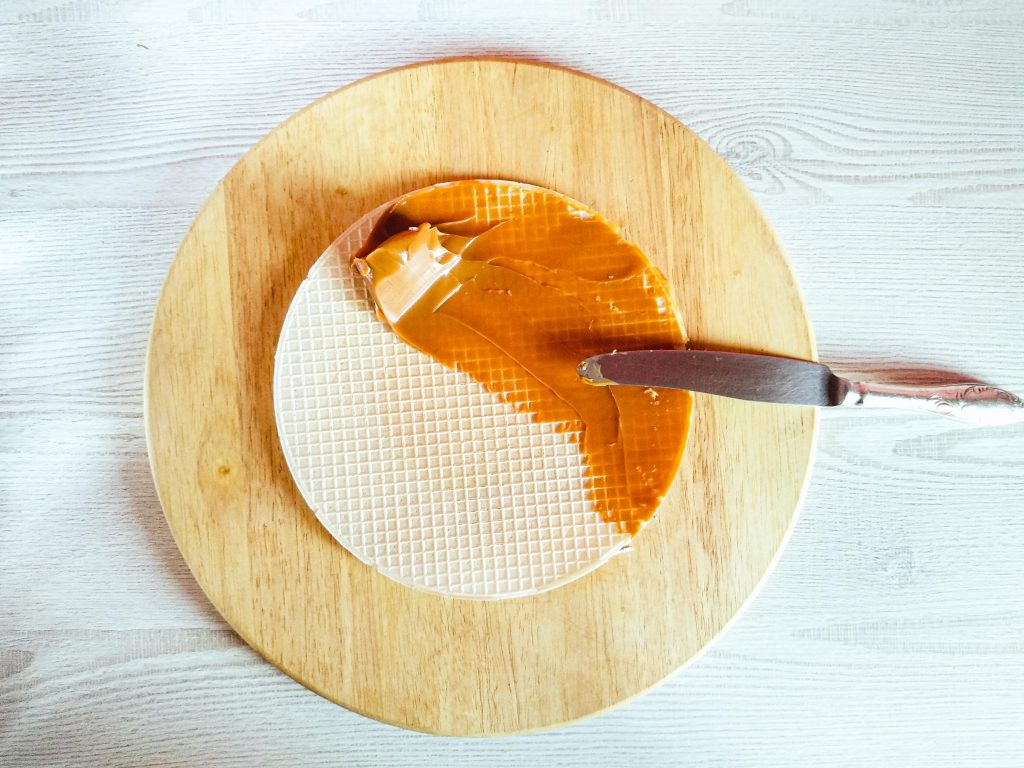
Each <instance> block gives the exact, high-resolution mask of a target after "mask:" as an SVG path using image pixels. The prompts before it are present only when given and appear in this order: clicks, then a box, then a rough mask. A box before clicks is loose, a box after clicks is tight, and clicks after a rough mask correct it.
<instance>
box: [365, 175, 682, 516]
mask: <svg viewBox="0 0 1024 768" xmlns="http://www.w3.org/2000/svg"><path fill="white" fill-rule="evenodd" d="M353 266H354V267H355V269H356V270H357V271H358V272H359V274H360V275H362V276H363V278H365V280H366V283H367V285H368V287H369V290H370V293H371V295H372V297H373V300H374V302H375V303H376V307H377V313H378V315H379V316H380V317H381V318H382V319H383V320H384V321H385V322H387V323H388V324H389V325H390V326H391V328H392V329H393V330H394V332H395V333H396V334H397V335H398V336H399V337H400V338H401V339H403V340H404V341H405V342H407V343H408V344H410V345H412V346H413V347H415V348H416V349H418V350H420V351H422V352H424V353H425V354H427V355H430V356H431V357H433V358H434V359H436V360H437V361H439V362H440V363H442V364H443V365H445V366H447V367H449V368H452V369H454V370H457V371H462V372H464V373H466V374H468V375H469V376H471V377H472V378H473V379H475V380H476V381H477V382H479V383H480V384H481V385H482V386H483V387H485V388H486V389H487V390H488V391H489V392H492V393H494V394H495V395H496V396H497V397H499V398H501V399H502V400H503V401H504V402H506V403H508V404H509V405H511V406H512V407H514V408H515V409H516V410H518V411H520V412H524V413H528V414H530V415H531V416H532V418H533V419H534V420H535V421H537V422H544V423H551V424H554V425H556V428H557V429H558V430H559V431H563V432H566V433H569V435H570V436H571V437H572V439H573V440H574V441H575V442H576V443H577V445H578V446H579V448H580V450H581V452H582V455H583V459H584V465H585V483H586V487H587V492H588V495H589V497H590V499H591V500H592V502H593V504H594V507H595V509H596V511H597V512H598V513H599V514H600V515H601V516H602V517H603V518H604V520H606V521H608V522H612V523H616V524H617V525H618V526H619V528H620V530H622V531H625V532H628V533H630V534H636V532H637V531H638V530H639V529H640V527H641V526H642V525H643V523H644V522H646V521H647V520H649V519H650V518H651V516H652V515H653V514H654V512H655V511H656V510H657V507H658V504H659V502H660V501H661V499H662V497H663V496H664V495H665V493H666V491H667V490H668V487H669V485H670V484H671V483H672V480H673V478H674V477H675V474H676V470H677V468H678V466H679V461H680V459H681V457H682V453H683V448H684V447H685V444H686V436H687V431H688V429H687V428H688V423H689V417H690V408H691V398H690V395H689V393H687V392H681V391H677V390H664V389H651V388H648V389H643V388H639V387H595V386H592V385H590V384H587V383H585V382H583V381H582V380H581V379H580V378H579V376H578V375H577V370H576V369H577V365H578V364H579V362H580V361H581V360H583V359H584V358H587V357H589V356H591V355H595V354H599V353H602V352H611V351H613V350H619V351H624V350H630V349H682V348H684V347H685V346H686V336H685V334H684V332H683V328H682V325H681V323H680V322H679V318H678V317H677V315H676V312H675V310H674V309H673V306H672V302H671V300H670V296H669V290H668V285H667V284H666V281H665V278H664V277H663V276H662V275H661V273H660V272H659V271H658V270H657V269H655V268H654V267H653V266H652V265H651V263H650V262H649V261H648V260H647V258H646V257H645V256H644V254H643V253H642V252H641V251H640V249H638V248H637V247H636V246H635V245H633V244H632V243H628V242H626V241H625V240H623V239H622V237H620V235H619V233H618V230H617V229H616V227H615V226H613V225H612V224H610V223H609V222H608V221H606V220H605V219H603V218H602V217H601V216H599V215H598V214H597V213H595V212H594V211H592V210H590V209H589V208H587V207H585V206H583V205H581V204H580V203H577V202H575V201H573V200H570V199H569V198H566V197H563V196H562V195H559V194H557V193H555V192H552V191H550V190H545V189H541V188H539V187H533V186H529V185H522V184H515V183H511V182H495V181H459V182H452V183H448V184H439V185H437V186H434V187H428V188H426V189H423V190H420V191H417V192H413V193H410V194H408V195H406V196H405V197H402V198H400V199H399V200H398V202H396V203H395V204H394V205H393V207H392V208H391V209H390V210H388V211H387V212H386V213H385V214H384V216H383V217H382V218H381V220H380V222H379V223H378V224H377V226H376V228H375V230H374V232H373V234H372V235H371V237H370V240H369V242H368V243H367V244H366V246H365V247H364V248H363V249H362V250H361V251H360V253H359V254H357V256H356V258H355V260H354V262H353ZM452 418H458V414H457V413H453V414H452ZM538 514H543V510H538Z"/></svg>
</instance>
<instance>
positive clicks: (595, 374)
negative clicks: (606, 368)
mask: <svg viewBox="0 0 1024 768" xmlns="http://www.w3.org/2000/svg"><path fill="white" fill-rule="evenodd" d="M598 357H600V355H598V356H596V357H588V358H587V359H586V360H584V361H583V362H582V363H580V364H579V365H578V366H576V373H578V374H579V377H580V378H581V379H583V381H585V382H586V383H587V384H593V385H594V386H605V385H607V384H611V383H612V382H610V381H608V379H606V378H604V376H602V375H601V364H600V363H599V362H598V360H597V358H598Z"/></svg>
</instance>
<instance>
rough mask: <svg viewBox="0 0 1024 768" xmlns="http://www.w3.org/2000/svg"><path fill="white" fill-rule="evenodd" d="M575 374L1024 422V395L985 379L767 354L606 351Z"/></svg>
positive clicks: (602, 381)
mask: <svg viewBox="0 0 1024 768" xmlns="http://www.w3.org/2000/svg"><path fill="white" fill-rule="evenodd" d="M578 373H579V375H580V377H581V378H582V379H583V380H584V381H586V382H588V383H590V384H595V385H598V386H603V385H610V384H615V385H633V386H638V387H664V388H668V389H688V390H694V391H697V392H705V393H707V394H711V395H721V396H723V397H732V398H737V399H740V400H756V401H760V402H766V403H782V404H786V405H812V406H822V407H831V406H837V405H850V406H860V407H862V408H872V409H873V408H894V409H902V410H911V411H923V412H925V413H934V414H938V415H939V416H947V417H949V418H951V419H955V420H957V421H961V422H964V423H966V424H973V425H975V426H1002V425H1009V424H1018V423H1021V422H1024V401H1022V400H1021V399H1020V398H1019V397H1017V396H1016V395H1015V394H1013V393H1012V392H1008V391H1006V390H1005V389H998V388H997V387H993V386H990V385H988V384H979V383H967V384H954V385H951V386H939V387H911V386H904V385H893V384H869V383H867V382H862V381H849V380H847V379H844V378H842V377H840V376H837V375H836V374H834V373H833V372H832V371H831V369H829V367H828V366H827V365H822V364H821V363H815V362H811V361H810V360H795V359H792V358H788V357H775V356H772V355H753V354H747V353H743V352H713V351H702V350H680V349H654V350H639V351H635V352H610V353H607V354H603V355H594V356H593V357H588V358H587V359H586V360H584V361H583V362H581V363H580V364H579V367H578Z"/></svg>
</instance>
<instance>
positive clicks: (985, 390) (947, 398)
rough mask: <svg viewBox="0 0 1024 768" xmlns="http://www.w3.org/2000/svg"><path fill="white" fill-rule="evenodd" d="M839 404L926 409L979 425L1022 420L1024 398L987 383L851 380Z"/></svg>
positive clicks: (989, 425) (984, 425) (1023, 420)
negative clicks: (912, 384) (940, 384)
mask: <svg viewBox="0 0 1024 768" xmlns="http://www.w3.org/2000/svg"><path fill="white" fill-rule="evenodd" d="M843 405H857V406H862V407H864V408H899V409H904V410H912V411H926V412H928V413H937V414H939V415H940V416H948V417H949V418H951V419H956V420H957V421H962V422H964V423H967V424H974V425H976V426H982V427H996V426H1003V425H1006V424H1017V423H1020V422H1024V401H1022V400H1021V399H1020V398H1019V397H1017V396H1016V395H1015V394H1013V393H1012V392H1007V391H1006V390H1005V389H998V388H996V387H990V386H988V385H987V384H956V385H953V386H949V387H898V386H889V385H885V384H866V383H863V382H859V381H851V382H850V389H849V391H848V392H847V393H846V397H845V398H844V400H843Z"/></svg>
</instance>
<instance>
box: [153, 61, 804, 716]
mask: <svg viewBox="0 0 1024 768" xmlns="http://www.w3.org/2000/svg"><path fill="white" fill-rule="evenodd" d="M461 178H501V179H514V180H517V181H524V182H529V183H533V184H538V185H541V186H545V187H550V188H552V189H555V190H557V191H559V192H562V193H564V194H566V195H569V196H570V197H573V198H576V199H578V200H581V201H583V202H585V203H586V204H588V205H591V206H593V207H594V208H595V209H596V210H598V211H600V212H601V213H602V214H604V215H605V216H606V217H607V218H608V219H610V220H611V221H614V222H618V223H620V224H622V226H623V235H624V236H625V237H626V238H627V239H628V240H631V241H633V242H635V243H637V244H638V245H639V246H640V247H641V248H642V249H643V250H644V251H645V252H646V253H647V254H648V255H649V256H650V258H651V259H652V261H653V262H654V263H655V264H656V265H657V266H658V267H659V268H660V269H661V270H662V271H663V272H664V273H665V274H666V275H668V276H669V279H670V281H671V283H672V288H673V291H674V295H675V300H676V302H677V303H678V305H679V308H680V311H681V314H682V317H683V320H684V322H685V324H686V327H687V330H688V332H689V334H690V337H691V340H692V344H693V346H694V347H696V348H720V349H730V350H746V351H762V352H769V353H775V354H782V355H789V356H794V357H802V358H813V357H814V354H815V351H814V342H813V340H812V335H811V329H810V326H809V323H808V320H807V315H806V312H805V309H804V305H803V302H802V300H801V297H800V293H799V290H798V288H797V286H796V283H795V281H794V278H793V275H792V273H791V271H790V268H789V265H788V263H787V261H786V258H785V257H784V255H783V253H782V251H781V249H780V247H779V244H778V243H777V242H776V240H775V237H774V235H773V233H772V230H771V227H770V226H769V225H768V224H767V222H766V221H765V220H764V217H763V216H762V214H761V212H760V210H759V209H758V208H757V206H756V205H755V203H754V202H753V200H752V199H751V197H750V195H749V194H748V193H747V192H746V190H744V188H743V186H742V185H741V184H740V182H739V180H738V179H737V178H736V176H735V175H734V174H733V173H732V171H731V170H730V169H729V168H728V166H727V165H726V163H725V162H724V161H723V160H722V159H721V158H720V157H718V156H717V155H716V154H715V153H714V152H713V151H711V149H710V148H709V147H707V146H706V145H705V144H704V143H703V142H702V141H701V140H700V139H698V138H697V137H696V136H695V135H694V134H693V133H692V132H690V131H689V130H687V129H686V128H685V127H684V126H682V125H681V124H680V123H678V122H676V121H675V120H674V119H673V118H672V117H670V116H669V115H667V114H665V113H664V112H662V111H660V110H659V109H657V108H656V107H654V106H652V105H651V104H649V103H647V102H645V101H644V100H642V99H640V98H639V97H637V96H635V95H633V94H631V93H628V92H626V91H624V90H621V89H619V88H617V87H615V86H612V85H609V84H608V83H605V82H601V81H599V80H596V79H593V78H591V77H587V76H584V75H581V74H579V73H575V72H570V71H566V70H563V69H558V68H554V67H548V66H542V65H538V64H527V63H522V62H519V63H513V62H510V61H497V60H451V61H443V62H433V63H428V64H423V65H419V66H413V67H407V68H404V69H399V70H395V71H391V72H386V73H384V74H381V75H378V76H375V77H372V78H369V79H367V80H362V81H360V82H357V83H355V84H353V85H350V86H347V87H345V88H343V89H341V90H339V91H337V92H336V93H334V94H331V95H330V96H328V97H326V98H324V99H322V100H321V101H318V102H317V103H315V104H313V105H312V106H310V107H309V108H307V109H305V110H303V111H302V112H300V113H299V114H297V115H295V116H294V117H292V118H291V119H290V120H288V121H287V122H286V123H284V124H283V125H282V126H280V127H278V128H277V129H275V130H274V131H273V132H272V133H271V134H270V135H269V136H267V137H266V138H265V139H264V140H263V141H261V142H260V143H259V144H258V145H257V146H256V147H254V148H253V149H252V151H250V152H249V153H248V154H247V155H246V156H245V157H244V158H242V160H241V161H240V162H239V163H238V164H237V165H236V166H235V167H234V168H233V169H232V170H231V172H230V173H229V174H228V175H227V177H226V178H225V179H224V181H223V182H222V183H221V184H220V185H219V186H218V187H217V189H216V190H215V191H214V193H213V195H212V196H211V197H210V199H209V200H208V201H207V202H206V204H205V205H204V206H203V208H202V210H201V211H200V212H199V215H198V216H197V217H196V220H195V222H194V224H193V226H192V228H191V229H190V230H189V232H188V234H187V235H186V236H185V239H184V241H183V242H182V244H181V248H180V250H179V251H178V255H177V257H176V259H175V261H174V264H173V266H172V267H171V270H170V273H169V275H168V277H167V282H166V285H165V286H164V290H163V293H162V295H161V297H160V301H159V304H158V306H157V310H156V317H155V320H154V324H153V331H152V337H151V340H150V349H149V358H148V364H147V371H146V431H147V437H148V441H149V453H150V460H151V462H152V466H153V474H154V477H155V479H156V485H157V489H158V492H159V495H160V500H161V503H162V504H163V507H164V511H165V513H166V515H167V521H168V523H169V525H170V527H171V530H172V531H173V532H174V536H175V539H176V540H177V542H178V546H179V547H180V548H181V551H182V554H183V555H184V556H185V560H186V561H187V562H188V565H189V567H190V568H191V569H192V572H193V573H194V574H195V577H196V579H197V580H198V581H199V583H200V584H201V585H202V587H203V589H204V590H205V592H206V594H207V595H208V596H209V598H210V600H211V601H212V602H213V604H214V605H215V606H216V607H217V609H218V610H219V611H220V612H221V614H223V616H224V618H225V619H226V620H227V621H228V622H229V623H230V624H231V626H232V627H234V629H235V630H236V631H237V632H238V633H239V634H240V635H241V636H242V637H243V638H244V639H245V640H246V641H247V642H248V643H249V644H250V645H252V646H253V647H254V648H255V649H256V650H257V651H259V652H260V653H261V654H262V655H263V656H264V657H266V658H267V659H268V660H269V661H271V662H272V663H274V664H275V665H277V666H278V667H280V668H281V669H282V670H284V671H285V672H286V673H288V674H289V675H291V676H292V677H294V678H295V679H296V680H298V681H299V682H301V683H302V684H304V685H306V686H308V687H309V688H311V689H313V690H314V691H316V692H318V693H320V694H322V695H323V696H326V697H327V698H329V699H331V700H332V701H335V702H337V703H339V704H342V705H344V706H345V707H348V708H350V709H353V710H355V711H357V712H361V713H363V714H366V715H369V716H370V717H374V718H377V719H379V720H384V721H387V722H389V723H394V724H396V725H401V726H405V727H408V728H415V729H419V730H423V731H431V732H437V733H448V734H500V733H508V732H514V731H524V730H530V729H537V728H544V727H549V726H554V725H557V724H560V723H565V722H567V721H571V720H574V719H576V718H580V717H584V716H586V715H589V714H592V713H594V712H597V711H599V710H602V709H604V708H606V707H610V706H612V705H614V704H617V703H620V702H622V701H624V700H626V699H628V698H630V697H631V696H633V695H635V694H638V693H640V692H642V691H645V690H646V689H648V688H650V687H651V686H652V685H654V684H655V683H657V682H659V681H661V680H663V679H665V678H666V677H667V676H669V675H671V674H672V673H673V672H675V671H676V670H678V669H679V668H680V667H681V666H682V665H684V664H685V663H686V662H687V661H689V660H691V659H693V658H694V656H695V655H697V654H698V653H700V652H701V650H702V649H704V648H705V647H706V646H707V644H708V643H709V642H710V641H711V639H712V638H713V637H714V636H715V635H716V634H717V633H718V632H720V631H721V630H722V628H723V627H724V626H725V625H726V623H727V622H728V621H729V620H730V619H731V618H733V617H734V616H735V615H736V614H737V612H738V611H739V610H740V608H741V606H742V605H743V604H744V602H745V601H746V600H747V599H748V598H749V597H750V596H751V595H752V594H753V593H754V591H755V590H756V588H757V586H758V584H759V582H760V581H761V580H762V578H763V577H764V576H765V574H766V573H767V571H768V570H769V568H770V567H771V564H772V562H773V559H774V558H775V556H776V554H777V553H778V551H779V548H780V546H781V544H782V542H783V539H784V538H785V536H786V533H787V531H788V530H789V528H790V526H791V524H792V522H793V519H794V515H795V511H796V509H797V506H798V504H799V501H800V497H801V493H802V490H803V487H804V484H805V479H806V476H807V473H808V469H809V465H810V460H811V456H812V452H813V447H814V441H815V431H816V430H815V425H816V417H815V412H814V411H813V410H811V409H800V408H787V407H781V406H769V405H757V404H750V403H743V402H739V401H732V400H726V399H718V398H711V397H705V396H698V397H697V399H696V403H695V408H694V422H693V431H692V434H691V437H690V443H689V446H688V448H687V452H686V455H685V456H684V459H683V463H682V467H681V469H680V472H679V477H678V479H677V481H676V483H675V485H674V486H673V488H672V490H671V492H670V493H669V495H668V497H667V498H666V499H665V502H664V504H663V506H662V508H661V511H660V513H659V515H658V518H657V519H656V521H655V522H654V523H652V524H651V525H649V526H647V527H646V528H645V529H644V530H643V531H642V532H641V534H640V536H638V537H637V539H636V540H635V541H634V546H633V549H632V550H631V551H630V552H628V553H625V554H623V555H620V556H618V557H615V558H614V559H613V560H612V561H611V562H610V563H608V564H607V565H604V566H602V567H601V568H599V569H598V570H597V571H595V572H594V573H592V574H590V575H589V576H586V577H585V578H583V579H581V580H579V581H576V582H573V583H572V584H570V585H568V586H565V587H561V588H559V589H556V590H553V591H551V592H548V593H544V594H541V595H537V596H534V597H527V598H520V599H515V600H508V601H496V602H486V601H469V600H457V599H451V598H442V597H437V596H433V595H431V594H427V593H423V592H417V591H413V590H410V589H408V588H406V587H403V586H400V585H399V584H397V583H395V582H392V581H390V580H389V579H387V578H385V577H384V576H382V575H380V574H379V573H377V572H375V571H374V570H372V569H370V568H368V567H367V566H365V565H363V564H361V563H360V562H359V561H358V560H356V558H355V557H353V556H352V555H350V554H349V553H348V552H347V551H346V550H345V549H343V548H342V547H341V546H339V545H338V544H337V543H335V542H334V541H333V539H331V537H330V536H329V534H328V533H327V531H326V530H325V529H324V528H323V527H322V526H321V525H320V523H318V522H317V520H316V518H315V517H314V516H313V514H312V512H311V511H310V510H309V509H308V508H307V507H306V505H305V504H304V503H303V501H302V499H301V497H300V495H299V492H298V490H297V489H296V487H295V484H294V483H293V482H292V479H291V477H290V476H289V474H288V469H287V467H286V466H285V462H284V458H283V456H282V454H281V449H280V447H279V445H278V440H277V435H276V433H275V427H274V410H273V402H272V392H271V385H272V373H273V364H274V351H275V347H276V345H277V339H278V334H279V332H280V330H281V323H282V320H283V318H284V315H285V311H286V310H287V308H288V305H289V302H290V301H291V298H292V296H293V294H294V293H295V290H296V289H297V287H298V286H299V284H300V282H301V281H302V279H303V278H304V277H305V275H306V272H307V271H308V270H309V268H310V266H311V265H312V264H313V262H314V261H315V260H316V259H317V257H318V256H319V255H320V254H321V253H322V252H323V251H324V249H325V248H326V247H327V246H328V245H329V244H330V243H331V241H332V240H333V239H334V238H335V237H337V235H338V234H339V233H340V232H342V231H343V230H344V229H345V228H346V227H347V226H348V225H349V224H351V223H352V222H353V221H354V220H355V219H356V218H358V217H359V216H360V215H361V214H363V213H364V212H366V211H369V210H371V209H372V208H374V207H375V206H377V205H379V204H381V203H382V202H384V201H386V200H390V199H392V198H394V197H396V196H397V195H399V194H400V193H402V192H405V191H408V190H412V189H418V188H420V187H424V186H427V185H428V184H432V183H435V182H439V181H445V180H450V179H461ZM381 406H382V408H386V407H387V406H386V403H382V404H381Z"/></svg>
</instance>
